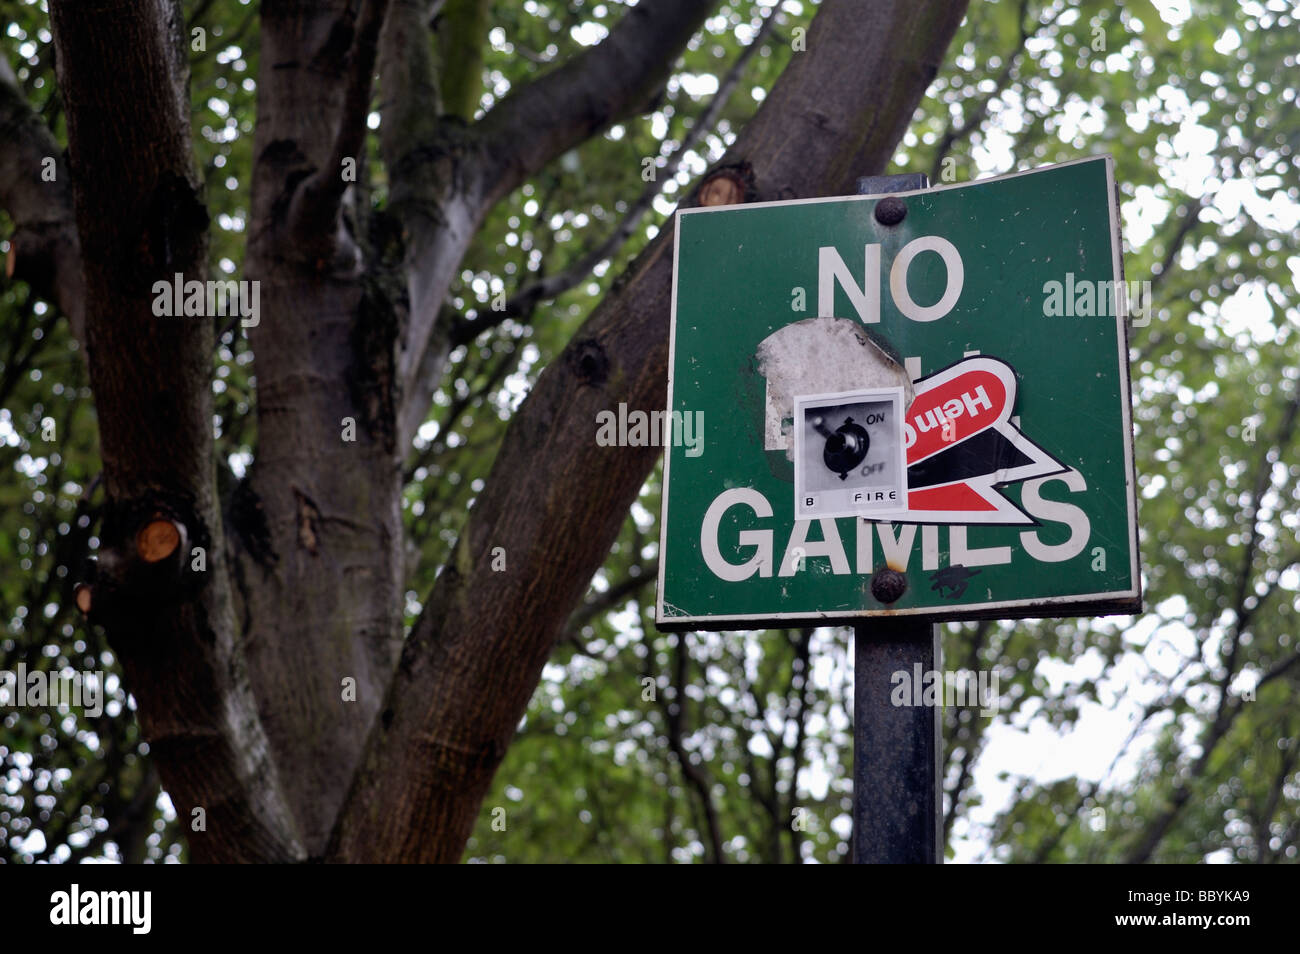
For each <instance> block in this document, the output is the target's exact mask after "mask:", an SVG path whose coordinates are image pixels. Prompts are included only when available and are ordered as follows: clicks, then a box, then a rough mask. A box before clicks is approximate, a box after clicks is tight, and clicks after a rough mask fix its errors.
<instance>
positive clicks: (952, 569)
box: [930, 563, 979, 600]
mask: <svg viewBox="0 0 1300 954" xmlns="http://www.w3.org/2000/svg"><path fill="white" fill-rule="evenodd" d="M978 573H979V570H968V569H966V567H964V566H962V565H961V564H960V563H958V564H957V565H956V566H948V567H944V568H943V569H942V570H936V571H935V572H933V573H931V574H930V582H931V583H933V584H934V585H933V586H931V587H930V589H932V590H935V591H937V592H938V594H939V595H940V596H942V597H944V598H945V599H954V600H957V599H961V596H962V594H963V593H965V592H966V584H967V583H968V582H969V581H970V578H971V577H972V576H975V575H977V574H978ZM944 590H952V592H951V593H945V592H944Z"/></svg>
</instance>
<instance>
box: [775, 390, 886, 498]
mask: <svg viewBox="0 0 1300 954" xmlns="http://www.w3.org/2000/svg"><path fill="white" fill-rule="evenodd" d="M903 402H904V391H903V389H902V388H875V389H870V390H859V391H841V392H838V393H835V394H805V395H797V396H796V397H795V398H794V420H795V427H794V440H795V451H794V487H795V515H796V517H798V518H799V519H801V520H807V519H812V518H820V517H851V516H870V517H888V516H890V515H895V514H901V513H902V512H903V511H904V510H906V509H907V456H906V455H907V451H906V447H905V446H904V439H903Z"/></svg>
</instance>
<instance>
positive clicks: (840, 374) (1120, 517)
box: [657, 156, 1149, 629]
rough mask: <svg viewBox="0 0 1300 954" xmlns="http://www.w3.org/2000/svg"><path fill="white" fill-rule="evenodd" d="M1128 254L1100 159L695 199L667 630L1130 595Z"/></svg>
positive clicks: (1134, 603) (937, 613)
mask: <svg viewBox="0 0 1300 954" xmlns="http://www.w3.org/2000/svg"><path fill="white" fill-rule="evenodd" d="M1120 249H1121V244H1120V237H1119V219H1118V210H1117V208H1116V192H1115V184H1114V174H1113V168H1112V162H1111V159H1110V157H1109V156H1103V157H1098V158H1095V159H1085V160H1080V161H1077V162H1071V163H1065V164H1063V165H1058V166H1050V167H1047V168H1043V169H1039V170H1036V171H1034V172H1028V173H1019V174H1014V175H1008V176H1002V177H999V178H995V179H988V180H984V181H981V182H977V183H970V184H966V185H958V186H948V187H940V188H935V189H929V190H924V191H919V192H909V193H900V194H899V195H898V196H893V197H881V196H853V197H842V198H833V199H808V200H797V201H790V202H771V203H757V204H753V205H742V206H729V207H725V208H716V209H689V210H684V211H682V212H681V213H680V214H679V215H678V219H677V230H676V258H675V266H674V278H673V314H672V343H671V353H670V359H669V386H668V402H669V405H668V406H669V414H670V419H672V420H674V421H675V420H702V421H703V424H704V427H703V431H702V434H697V435H695V438H694V441H693V442H692V443H690V444H689V445H688V444H685V443H683V442H680V441H675V442H670V444H671V446H669V447H668V448H667V449H666V453H665V459H664V493H663V515H662V521H661V538H660V571H659V593H658V602H657V619H658V623H659V625H660V626H661V627H663V628H667V629H722V628H754V627H757V626H763V625H787V624H791V623H793V622H796V621H842V622H849V621H852V620H854V619H860V618H862V617H870V616H880V615H904V614H914V615H922V616H925V617H933V618H935V619H959V618H964V617H988V616H997V617H1023V616H1069V615H1082V614H1104V613H1117V612H1133V611H1136V610H1137V609H1138V607H1139V606H1140V600H1141V594H1140V571H1139V560H1138V551H1137V529H1136V500H1135V495H1134V477H1133V454H1132V424H1131V421H1130V413H1129V412H1130V393H1129V379H1128V343H1127V334H1126V328H1127V321H1128V320H1129V302H1130V301H1140V300H1141V299H1140V297H1139V296H1137V295H1136V294H1135V292H1136V289H1131V288H1129V287H1128V286H1126V284H1125V283H1124V280H1123V263H1122V259H1121V252H1120ZM1148 307H1149V298H1148ZM1134 312H1135V313H1134V320H1135V321H1139V322H1141V321H1145V320H1147V317H1146V316H1145V314H1139V313H1138V311H1137V309H1134ZM891 398H892V400H891ZM900 407H902V408H906V410H905V412H904V413H903V414H902V415H901V419H900V415H899V414H898V410H897V409H898V408H900ZM701 415H702V417H701ZM904 473H905V478H901V477H897V476H895V475H900V474H904ZM796 476H797V477H798V484H799V487H800V496H799V498H798V500H796V496H795V487H796ZM891 480H893V481H894V482H893V483H891V482H890V481H891ZM899 480H905V483H906V489H905V491H904V493H903V496H905V498H906V501H905V503H904V502H902V501H900V500H898V494H897V492H896V491H897V487H898V483H897V481H899ZM868 500H870V501H875V502H874V503H873V504H872V506H874V507H875V508H876V512H875V513H874V514H873V512H872V511H871V509H870V507H869V506H868V505H867V503H866V501H868ZM796 505H797V506H798V509H796ZM882 506H890V507H892V508H893V509H890V510H889V511H888V512H881V511H880V508H881V507H882ZM845 508H848V509H845ZM796 513H798V514H800V515H804V517H805V518H803V519H796ZM819 513H827V514H836V515H828V516H817V514H819ZM844 514H847V515H844ZM886 567H888V568H890V569H892V570H894V571H897V572H900V573H902V574H903V575H904V576H905V577H906V581H907V585H906V589H905V590H904V591H903V593H902V595H901V596H896V592H889V591H888V588H887V587H886V588H883V589H877V590H876V592H875V593H873V588H872V585H871V584H872V581H873V579H876V578H877V574H878V573H879V572H880V571H882V570H883V569H884V568H886ZM894 580H895V582H896V581H897V578H896V577H895V578H894ZM895 590H896V587H895ZM877 595H880V596H883V597H885V598H887V599H891V600H892V602H882V601H881V599H879V598H877ZM895 597H896V598H895Z"/></svg>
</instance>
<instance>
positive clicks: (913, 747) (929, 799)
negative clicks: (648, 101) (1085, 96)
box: [853, 173, 943, 865]
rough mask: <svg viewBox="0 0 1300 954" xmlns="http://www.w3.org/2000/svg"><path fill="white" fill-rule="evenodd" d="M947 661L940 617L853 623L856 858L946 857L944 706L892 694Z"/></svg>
mask: <svg viewBox="0 0 1300 954" xmlns="http://www.w3.org/2000/svg"><path fill="white" fill-rule="evenodd" d="M929 186H930V180H929V178H928V177H927V176H925V175H924V174H923V173H909V174H907V175H900V176H862V177H861V178H859V179H858V195H879V194H882V193H889V192H910V191H912V190H915V189H927V188H929ZM897 211H898V210H895V212H894V213H892V214H897ZM888 214H890V213H887V215H888ZM942 660H943V647H942V644H941V642H940V638H939V627H938V625H937V624H935V623H930V622H926V621H923V620H910V619H907V618H905V617H900V618H896V619H877V620H873V621H872V622H871V623H869V624H867V625H857V626H854V627H853V862H854V864H860V865H861V864H942V863H943V843H942V840H941V838H940V832H941V831H942V825H941V823H940V818H941V817H942V813H943V786H942V777H941V775H940V773H941V771H942V763H943V725H942V718H943V716H942V709H941V707H939V706H937V705H935V706H925V705H920V706H896V705H894V704H893V702H892V701H891V699H890V696H891V689H892V687H893V684H894V674H895V673H897V672H902V673H905V674H907V677H908V678H911V674H912V673H913V672H914V671H915V670H914V667H915V666H918V665H919V666H920V667H921V670H920V671H921V672H922V673H927V672H936V671H939V670H941V669H942V668H943V665H942Z"/></svg>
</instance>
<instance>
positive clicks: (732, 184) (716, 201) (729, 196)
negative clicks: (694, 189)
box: [699, 169, 745, 206]
mask: <svg viewBox="0 0 1300 954" xmlns="http://www.w3.org/2000/svg"><path fill="white" fill-rule="evenodd" d="M699 195H700V205H706V206H710V205H740V204H741V203H742V202H744V201H745V180H744V179H743V178H742V177H741V176H740V175H739V174H738V173H737V172H735V171H734V170H732V169H723V170H720V171H718V172H716V173H714V174H713V175H712V176H710V177H709V178H708V179H706V180H705V181H704V184H703V185H701V186H700V194H699Z"/></svg>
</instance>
